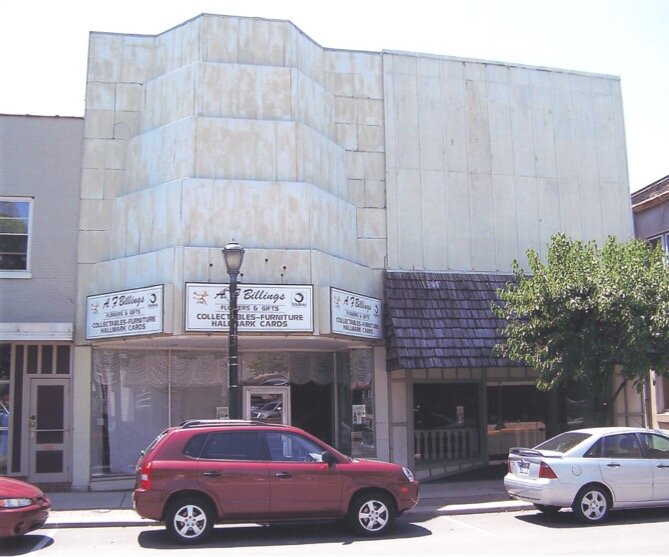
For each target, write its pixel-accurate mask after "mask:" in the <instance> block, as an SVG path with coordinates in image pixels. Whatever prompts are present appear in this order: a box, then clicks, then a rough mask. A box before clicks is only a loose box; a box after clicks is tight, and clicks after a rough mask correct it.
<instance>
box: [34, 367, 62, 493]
mask: <svg viewBox="0 0 669 557" xmlns="http://www.w3.org/2000/svg"><path fill="white" fill-rule="evenodd" d="M69 389H70V381H69V379H44V378H39V379H37V378H34V379H31V380H30V405H29V410H30V414H29V417H28V427H29V436H30V438H29V443H28V446H29V458H30V467H29V474H30V476H29V480H30V481H32V482H35V483H40V482H42V483H45V482H47V483H48V482H65V481H68V480H69V474H68V472H69V470H68V462H69V433H70V427H69V415H68V414H67V412H66V411H65V408H66V406H67V405H66V401H68V400H69V394H70V393H69Z"/></svg>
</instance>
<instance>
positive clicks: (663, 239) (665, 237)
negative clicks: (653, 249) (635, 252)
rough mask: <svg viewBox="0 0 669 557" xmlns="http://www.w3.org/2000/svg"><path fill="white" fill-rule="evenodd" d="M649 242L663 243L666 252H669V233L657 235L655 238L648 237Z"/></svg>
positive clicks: (652, 244) (653, 243) (652, 243)
mask: <svg viewBox="0 0 669 557" xmlns="http://www.w3.org/2000/svg"><path fill="white" fill-rule="evenodd" d="M648 243H649V244H650V245H651V246H657V245H658V244H659V245H661V246H662V249H663V250H664V253H666V254H669V234H662V235H660V236H655V237H654V238H648Z"/></svg>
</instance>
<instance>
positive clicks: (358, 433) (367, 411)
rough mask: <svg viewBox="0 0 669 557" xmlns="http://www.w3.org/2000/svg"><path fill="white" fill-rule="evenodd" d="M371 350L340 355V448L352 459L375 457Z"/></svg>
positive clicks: (338, 358) (338, 390) (338, 372)
mask: <svg viewBox="0 0 669 557" xmlns="http://www.w3.org/2000/svg"><path fill="white" fill-rule="evenodd" d="M373 375H374V374H373V357H372V351H371V350H351V351H349V352H340V353H338V354H337V387H338V389H337V394H338V416H339V446H338V448H339V449H340V450H341V451H343V452H345V453H347V454H350V455H352V456H373V455H374V454H375V453H376V448H375V439H374V398H373V389H372V377H373Z"/></svg>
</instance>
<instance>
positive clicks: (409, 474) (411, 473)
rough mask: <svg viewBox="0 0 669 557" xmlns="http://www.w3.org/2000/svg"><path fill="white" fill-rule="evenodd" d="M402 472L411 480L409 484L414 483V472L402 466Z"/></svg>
mask: <svg viewBox="0 0 669 557" xmlns="http://www.w3.org/2000/svg"><path fill="white" fill-rule="evenodd" d="M402 472H404V475H405V476H406V479H407V480H409V483H413V482H414V480H415V478H414V477H413V472H412V471H411V470H409V469H408V468H405V467H404V466H402Z"/></svg>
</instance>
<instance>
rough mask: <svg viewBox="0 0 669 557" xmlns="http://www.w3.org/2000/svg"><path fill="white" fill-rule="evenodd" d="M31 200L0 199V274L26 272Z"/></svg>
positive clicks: (16, 198)
mask: <svg viewBox="0 0 669 557" xmlns="http://www.w3.org/2000/svg"><path fill="white" fill-rule="evenodd" d="M31 210H32V199H29V198H25V197H23V198H22V197H0V272H2V271H9V272H11V271H28V270H29V269H28V265H29V246H30V242H29V239H30V214H31Z"/></svg>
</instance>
